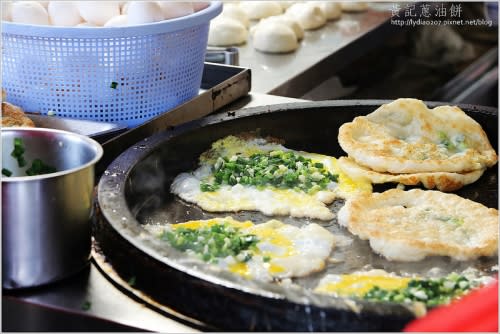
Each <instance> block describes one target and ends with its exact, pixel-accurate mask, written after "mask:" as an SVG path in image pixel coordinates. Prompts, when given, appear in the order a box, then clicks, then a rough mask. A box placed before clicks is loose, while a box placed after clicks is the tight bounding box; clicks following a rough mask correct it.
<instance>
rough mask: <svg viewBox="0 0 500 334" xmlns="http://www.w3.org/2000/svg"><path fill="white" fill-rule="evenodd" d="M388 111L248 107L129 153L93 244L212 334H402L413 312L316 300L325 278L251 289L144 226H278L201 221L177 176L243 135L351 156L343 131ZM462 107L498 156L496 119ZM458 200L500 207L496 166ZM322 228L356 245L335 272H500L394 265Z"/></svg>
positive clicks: (488, 263)
mask: <svg viewBox="0 0 500 334" xmlns="http://www.w3.org/2000/svg"><path fill="white" fill-rule="evenodd" d="M387 102H388V101H378V100H377V101H373V100H370V101H325V102H309V103H296V104H282V105H273V106H264V107H257V108H249V109H243V110H238V111H235V112H231V113H227V114H219V115H214V116H210V117H206V118H204V119H201V120H197V121H194V122H190V123H188V124H185V125H183V126H181V127H178V128H176V129H173V130H171V131H166V132H163V133H159V134H157V135H154V136H152V137H149V138H146V139H144V140H143V141H141V142H139V143H137V144H136V145H133V146H132V147H130V148H129V149H127V150H126V151H125V152H123V153H122V154H121V155H120V156H119V157H118V158H117V159H116V160H115V161H114V162H113V163H112V164H111V165H110V166H109V167H108V168H107V170H106V171H105V172H104V174H103V176H102V177H101V180H100V183H99V187H98V204H99V207H98V210H97V215H96V217H97V219H96V223H95V226H94V237H95V239H96V240H97V242H98V243H99V246H100V247H101V249H102V252H103V253H104V255H105V257H106V260H107V261H109V262H110V263H111V264H112V266H113V268H114V269H115V270H116V272H117V273H118V274H119V275H120V276H121V277H122V278H123V279H124V280H125V281H129V280H131V279H132V278H133V282H134V288H136V289H140V290H141V291H143V292H144V293H145V294H147V295H148V296H149V297H150V298H152V299H154V300H155V301H156V302H158V303H160V304H164V305H168V306H169V307H170V308H172V309H173V310H175V311H176V312H180V313H182V314H184V315H186V316H187V317H191V318H194V319H197V320H198V321H201V322H203V323H205V324H206V325H207V327H206V328H208V329H215V330H230V331H248V330H255V331H399V330H401V329H402V328H403V327H404V325H405V324H406V323H408V322H409V321H411V320H412V319H413V318H415V313H414V311H415V310H414V309H412V308H411V307H407V306H403V305H398V304H392V303H371V302H366V301H362V300H352V299H343V298H333V297H330V296H323V295H317V294H313V293H312V292H311V288H313V287H314V286H315V284H316V283H317V282H318V280H319V279H320V278H321V277H322V275H323V274H324V273H318V274H314V275H311V277H308V278H305V279H297V280H293V284H292V285H291V286H290V285H288V286H287V285H285V286H282V285H278V284H270V283H259V282H254V281H249V280H244V279H242V278H239V277H236V276H235V275H232V274H230V273H226V272H220V271H217V270H215V269H213V268H211V267H208V266H206V265H204V264H203V263H200V262H198V261H195V260H192V259H190V258H188V257H187V256H186V255H185V254H183V253H180V252H178V251H176V250H175V249H173V248H171V247H169V245H168V244H166V243H165V242H161V241H160V240H158V238H157V237H155V236H154V235H153V234H152V233H149V232H148V231H147V230H146V229H145V228H144V225H145V224H165V223H177V222H182V221H186V220H190V219H207V218H211V217H217V216H219V217H220V216H222V217H223V216H227V215H232V216H233V217H234V218H236V219H251V220H253V221H254V222H257V223H259V222H263V221H265V220H268V219H270V217H266V216H263V215H261V214H258V213H255V212H240V213H236V214H230V213H226V214H211V213H207V212H203V211H202V210H200V209H199V208H198V207H196V206H195V205H191V204H188V203H185V202H183V201H181V200H180V199H178V198H177V197H175V196H173V195H172V194H170V192H169V188H170V184H171V183H172V180H173V179H174V178H175V176H176V175H178V174H179V173H181V172H185V171H189V170H193V169H195V168H196V167H197V163H198V157H199V155H200V154H201V153H202V152H204V151H205V150H207V149H208V148H209V147H210V145H211V143H212V142H214V141H216V140H217V139H220V138H223V137H225V136H227V135H231V134H238V133H241V132H248V131H255V132H257V133H259V134H260V135H261V136H272V137H275V138H280V139H283V140H284V141H285V144H284V145H285V146H286V147H288V148H292V149H296V150H303V151H308V152H314V153H321V154H327V155H331V156H335V157H339V156H345V155H346V154H345V152H343V151H342V149H341V148H340V146H339V144H338V142H337V135H338V128H339V126H340V125H341V124H343V123H345V122H350V121H351V120H352V119H353V118H354V117H356V116H360V115H366V114H368V113H370V112H372V111H374V110H375V109H376V108H377V107H378V106H380V105H381V104H382V103H387ZM440 104H444V103H435V102H428V103H427V105H428V106H429V107H435V106H437V105H440ZM460 107H461V108H462V109H463V110H464V111H465V112H466V113H467V114H469V115H470V116H471V117H472V118H474V119H475V120H476V121H478V122H479V123H480V124H481V126H482V127H483V129H484V130H485V132H486V133H487V135H488V137H489V140H490V142H491V143H492V145H493V146H494V148H495V149H496V150H497V142H498V122H497V121H498V116H497V110H496V109H492V108H486V107H478V106H470V105H462V106H460ZM394 186H395V184H392V185H383V186H377V187H375V189H374V190H375V191H383V190H384V189H388V188H391V187H394ZM456 193H457V194H459V195H461V196H463V197H465V198H469V199H472V200H474V201H477V202H480V203H483V204H484V205H486V206H488V207H495V208H496V207H497V206H498V170H497V168H496V166H495V167H494V168H490V169H489V170H487V171H486V172H485V173H484V175H483V176H482V177H481V178H480V179H479V180H478V181H477V182H475V183H473V184H471V185H468V186H465V187H464V188H462V189H460V190H459V191H457V192H456ZM342 204H343V202H342V201H336V202H334V203H333V204H332V206H331V208H332V210H333V211H334V212H336V211H338V209H339V208H340V207H341V206H342ZM279 219H280V220H282V221H284V222H287V223H292V224H300V223H303V222H304V221H302V222H301V221H299V220H297V219H291V218H288V217H279ZM311 221H313V220H307V221H306V222H311ZM321 224H322V225H323V226H326V227H327V228H328V229H329V230H330V231H332V233H336V234H339V235H343V236H345V237H347V238H349V237H350V238H351V239H353V241H352V243H351V244H350V245H349V246H348V247H344V248H343V249H342V248H341V249H340V250H339V251H338V252H339V254H338V256H337V255H335V254H334V256H336V257H337V258H339V259H340V261H339V262H338V263H333V264H330V265H328V267H327V269H326V272H328V273H348V272H352V271H355V270H360V269H371V268H377V269H379V268H380V269H385V270H387V271H394V272H399V273H401V272H402V273H419V274H424V275H425V274H426V273H427V272H429V270H431V269H432V268H437V269H438V270H440V271H441V272H442V273H449V272H451V271H461V270H464V269H466V268H467V267H473V268H477V269H479V270H482V271H483V272H488V270H490V269H491V267H492V266H494V265H496V264H497V263H498V260H497V258H480V259H478V260H476V261H468V262H459V261H454V260H451V259H449V258H445V257H431V258H428V259H426V260H423V261H420V262H416V263H393V262H390V261H387V260H385V259H383V258H382V257H380V256H378V255H376V254H374V253H373V252H372V251H371V249H370V247H369V245H368V243H367V242H365V241H362V240H359V239H358V238H356V237H354V236H350V235H349V233H348V232H347V231H346V230H345V229H343V228H341V227H339V226H338V225H337V224H336V222H335V220H333V221H332V222H329V223H326V224H325V223H324V222H323V223H321ZM335 251H336V250H334V252H335Z"/></svg>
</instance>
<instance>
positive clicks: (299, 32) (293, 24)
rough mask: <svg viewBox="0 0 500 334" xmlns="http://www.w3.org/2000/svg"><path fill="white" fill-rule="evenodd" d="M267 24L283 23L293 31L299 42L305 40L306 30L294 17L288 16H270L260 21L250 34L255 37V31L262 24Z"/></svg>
mask: <svg viewBox="0 0 500 334" xmlns="http://www.w3.org/2000/svg"><path fill="white" fill-rule="evenodd" d="M266 22H278V23H283V24H285V25H287V26H288V27H290V28H291V29H292V30H293V32H294V33H295V35H296V36H297V39H298V40H299V41H300V40H301V39H303V38H304V29H302V26H301V25H300V24H299V22H298V21H297V20H295V19H294V18H293V17H291V16H287V15H277V16H269V17H266V18H265V19H262V20H260V22H259V23H258V24H257V25H255V26H253V27H252V28H251V29H250V34H251V35H253V34H254V33H255V30H257V28H258V26H259V25H261V24H265V23H266Z"/></svg>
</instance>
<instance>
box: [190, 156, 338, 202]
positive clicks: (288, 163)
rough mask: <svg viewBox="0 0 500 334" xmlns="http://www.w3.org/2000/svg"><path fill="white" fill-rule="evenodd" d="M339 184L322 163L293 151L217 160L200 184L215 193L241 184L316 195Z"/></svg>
mask: <svg viewBox="0 0 500 334" xmlns="http://www.w3.org/2000/svg"><path fill="white" fill-rule="evenodd" d="M337 181H338V175H336V174H332V173H330V172H329V171H328V170H327V169H326V168H325V166H324V164H323V163H321V162H313V161H312V160H311V159H308V158H305V157H303V156H300V155H298V154H295V153H294V152H283V151H281V150H276V151H270V152H262V153H256V154H253V155H251V156H250V157H244V156H238V155H234V156H231V157H218V158H217V160H216V162H215V164H214V165H213V166H212V175H211V176H210V177H208V178H207V179H206V180H204V182H202V183H201V184H200V190H201V191H216V190H217V189H219V188H220V186H221V185H231V186H234V185H236V184H242V185H248V186H255V187H257V188H262V187H265V186H273V187H275V188H281V189H294V190H296V191H302V192H306V193H314V192H317V191H319V190H323V189H326V188H327V186H328V184H329V183H330V182H337Z"/></svg>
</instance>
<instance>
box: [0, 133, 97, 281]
mask: <svg viewBox="0 0 500 334" xmlns="http://www.w3.org/2000/svg"><path fill="white" fill-rule="evenodd" d="M1 134H2V168H6V169H8V170H9V171H11V172H12V175H11V176H10V177H6V176H5V175H3V174H2V286H3V287H4V288H7V289H14V288H24V287H33V286H38V285H43V284H46V283H50V282H53V281H56V280H59V279H62V278H64V277H66V276H68V275H70V274H72V273H75V272H76V271H79V270H81V269H82V268H83V267H84V266H86V265H87V264H88V261H89V258H90V242H91V225H90V218H91V216H92V210H93V204H92V202H93V192H94V165H95V164H96V163H97V161H99V159H100V158H101V157H102V154H103V150H102V147H101V146H100V145H99V143H97V142H96V141H94V140H93V139H90V138H88V137H85V136H82V135H78V134H75V133H71V132H66V131H61V130H54V129H42V128H3V129H1ZM15 138H20V139H21V140H22V142H23V144H24V147H25V153H24V158H25V160H26V162H27V165H26V166H25V167H24V168H20V167H19V166H18V161H17V159H16V158H14V157H13V156H11V153H12V151H13V149H14V139H15ZM37 158H38V159H41V160H42V161H43V162H44V163H45V164H47V165H51V166H53V167H55V168H56V172H54V173H50V174H43V175H36V176H26V173H25V171H26V169H27V168H28V167H30V166H31V163H32V162H33V160H34V159H37Z"/></svg>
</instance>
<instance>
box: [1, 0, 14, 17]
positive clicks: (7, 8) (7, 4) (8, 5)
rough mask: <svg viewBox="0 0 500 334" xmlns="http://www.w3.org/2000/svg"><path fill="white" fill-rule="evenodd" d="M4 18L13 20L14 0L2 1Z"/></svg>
mask: <svg viewBox="0 0 500 334" xmlns="http://www.w3.org/2000/svg"><path fill="white" fill-rule="evenodd" d="M1 5H2V8H1V10H2V20H3V21H12V1H1Z"/></svg>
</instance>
